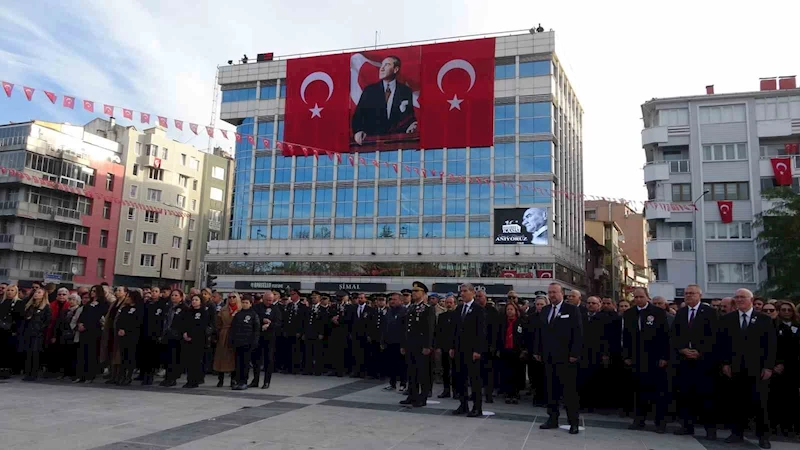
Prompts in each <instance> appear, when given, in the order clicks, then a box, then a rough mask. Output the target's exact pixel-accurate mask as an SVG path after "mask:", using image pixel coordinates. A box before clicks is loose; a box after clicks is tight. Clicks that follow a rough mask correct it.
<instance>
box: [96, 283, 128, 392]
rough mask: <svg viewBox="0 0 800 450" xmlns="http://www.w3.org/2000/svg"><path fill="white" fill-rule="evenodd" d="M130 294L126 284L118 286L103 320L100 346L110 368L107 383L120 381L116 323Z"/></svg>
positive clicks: (104, 359) (101, 354)
mask: <svg viewBox="0 0 800 450" xmlns="http://www.w3.org/2000/svg"><path fill="white" fill-rule="evenodd" d="M127 296H128V288H126V287H125V286H117V288H116V289H115V290H114V292H113V294H112V298H113V299H114V302H113V304H112V305H111V306H109V308H108V313H106V317H105V319H104V321H103V338H102V340H101V346H100V362H101V363H102V364H105V365H107V366H108V368H109V373H108V378H109V379H108V381H106V384H119V382H120V378H121V377H120V374H121V372H122V370H121V369H120V367H121V365H122V359H121V358H120V353H119V340H118V339H117V335H116V332H117V331H116V327H115V323H116V321H117V316H118V315H119V310H120V308H122V304H123V303H124V302H125V298H127Z"/></svg>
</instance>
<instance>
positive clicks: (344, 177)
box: [336, 155, 355, 181]
mask: <svg viewBox="0 0 800 450" xmlns="http://www.w3.org/2000/svg"><path fill="white" fill-rule="evenodd" d="M339 156H341V155H337V157H339ZM350 156H351V157H352V155H350ZM354 178H355V168H354V167H353V166H351V165H350V163H349V162H348V161H346V160H339V161H338V162H337V163H336V179H337V180H339V181H352V180H353V179H354Z"/></svg>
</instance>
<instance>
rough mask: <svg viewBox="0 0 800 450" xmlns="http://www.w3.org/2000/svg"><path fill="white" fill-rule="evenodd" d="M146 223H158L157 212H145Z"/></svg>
mask: <svg viewBox="0 0 800 450" xmlns="http://www.w3.org/2000/svg"><path fill="white" fill-rule="evenodd" d="M144 221H145V222H150V223H158V213H157V212H155V211H145V212H144Z"/></svg>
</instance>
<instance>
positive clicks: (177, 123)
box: [174, 119, 183, 131]
mask: <svg viewBox="0 0 800 450" xmlns="http://www.w3.org/2000/svg"><path fill="white" fill-rule="evenodd" d="M174 122H175V128H177V129H179V130H181V131H183V121H182V120H178V119H175V120H174Z"/></svg>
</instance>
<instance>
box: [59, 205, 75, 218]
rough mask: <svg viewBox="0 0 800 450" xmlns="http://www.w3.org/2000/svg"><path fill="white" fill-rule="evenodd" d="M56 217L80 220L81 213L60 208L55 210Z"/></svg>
mask: <svg viewBox="0 0 800 450" xmlns="http://www.w3.org/2000/svg"><path fill="white" fill-rule="evenodd" d="M55 212H56V215H57V216H61V217H66V218H67V219H74V220H81V212H80V211H78V210H76V209H68V208H63V207H61V206H59V207H57V208H55Z"/></svg>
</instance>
